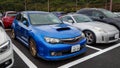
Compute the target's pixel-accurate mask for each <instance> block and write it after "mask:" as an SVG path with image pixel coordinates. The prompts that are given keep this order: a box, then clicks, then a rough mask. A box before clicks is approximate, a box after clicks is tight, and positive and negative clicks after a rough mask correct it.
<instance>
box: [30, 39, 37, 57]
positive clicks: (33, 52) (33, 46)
mask: <svg viewBox="0 0 120 68" xmlns="http://www.w3.org/2000/svg"><path fill="white" fill-rule="evenodd" d="M29 45H30V53H31V55H32V56H33V57H37V49H36V43H35V41H34V40H33V39H30V41H29Z"/></svg>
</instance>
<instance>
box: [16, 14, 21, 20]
mask: <svg viewBox="0 0 120 68" xmlns="http://www.w3.org/2000/svg"><path fill="white" fill-rule="evenodd" d="M16 19H17V20H18V21H20V20H21V14H20V13H19V14H17V16H16Z"/></svg>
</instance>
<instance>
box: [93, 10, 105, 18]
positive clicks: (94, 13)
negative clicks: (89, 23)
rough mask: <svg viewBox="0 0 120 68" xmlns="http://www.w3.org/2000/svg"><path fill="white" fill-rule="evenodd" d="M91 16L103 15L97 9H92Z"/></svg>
mask: <svg viewBox="0 0 120 68" xmlns="http://www.w3.org/2000/svg"><path fill="white" fill-rule="evenodd" d="M92 16H93V17H100V16H103V14H102V13H101V12H99V11H93V12H92Z"/></svg>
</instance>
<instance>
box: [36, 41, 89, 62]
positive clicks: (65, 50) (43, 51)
mask: <svg viewBox="0 0 120 68" xmlns="http://www.w3.org/2000/svg"><path fill="white" fill-rule="evenodd" d="M78 44H79V45H80V50H79V51H76V52H73V53H72V52H71V48H72V46H75V45H78ZM44 45H49V44H47V43H46V44H44ZM85 45H86V39H83V40H81V41H80V42H79V43H76V44H56V45H50V46H51V47H47V48H39V51H38V52H39V53H38V56H39V57H41V58H43V59H45V60H50V61H55V60H63V59H67V58H71V57H74V56H77V55H80V54H82V53H84V52H86V50H87V48H86V46H85ZM51 52H59V53H61V54H60V55H57V56H53V55H51Z"/></svg>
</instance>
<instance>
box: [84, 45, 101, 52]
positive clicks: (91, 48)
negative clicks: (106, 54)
mask: <svg viewBox="0 0 120 68" xmlns="http://www.w3.org/2000/svg"><path fill="white" fill-rule="evenodd" d="M86 46H87V47H89V48H91V49H94V50H98V51H100V50H102V49H100V48H96V47H93V46H89V45H86Z"/></svg>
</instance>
